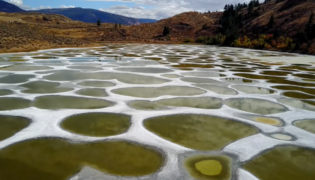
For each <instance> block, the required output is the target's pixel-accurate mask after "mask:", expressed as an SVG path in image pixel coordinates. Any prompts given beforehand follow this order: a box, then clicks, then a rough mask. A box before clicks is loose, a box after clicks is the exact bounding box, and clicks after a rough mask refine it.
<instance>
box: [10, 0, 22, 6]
mask: <svg viewBox="0 0 315 180" xmlns="http://www.w3.org/2000/svg"><path fill="white" fill-rule="evenodd" d="M9 2H10V3H12V4H15V5H18V6H21V5H23V1H22V0H10V1H9Z"/></svg>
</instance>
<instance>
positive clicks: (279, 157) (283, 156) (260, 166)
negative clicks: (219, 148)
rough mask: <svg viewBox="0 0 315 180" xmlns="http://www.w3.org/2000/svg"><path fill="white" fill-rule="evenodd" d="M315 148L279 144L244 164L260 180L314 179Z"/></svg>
mask: <svg viewBox="0 0 315 180" xmlns="http://www.w3.org/2000/svg"><path fill="white" fill-rule="evenodd" d="M314 162H315V150H312V149H308V148H303V147H295V146H279V147H275V148H274V149H272V150H269V151H267V152H265V153H263V154H262V155H260V156H258V157H256V158H254V159H252V160H251V161H249V162H247V163H245V164H244V168H245V169H246V170H248V171H249V172H251V173H253V174H254V175H255V176H256V177H257V178H258V179H260V180H313V179H314V177H315V171H314V169H315V163H314Z"/></svg>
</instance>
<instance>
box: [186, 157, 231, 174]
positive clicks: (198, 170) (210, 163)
mask: <svg viewBox="0 0 315 180" xmlns="http://www.w3.org/2000/svg"><path fill="white" fill-rule="evenodd" d="M231 161H232V159H231V158H230V157H228V156H192V157H189V158H187V160H186V162H185V167H186V168H187V170H188V171H189V173H190V174H191V176H192V177H195V178H196V179H202V180H208V179H209V180H229V179H230V178H231V177H232V170H231Z"/></svg>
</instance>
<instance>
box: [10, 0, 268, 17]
mask: <svg viewBox="0 0 315 180" xmlns="http://www.w3.org/2000/svg"><path fill="white" fill-rule="evenodd" d="M6 1H8V2H10V3H13V4H15V5H18V6H19V7H21V8H22V9H25V10H31V9H48V8H72V7H82V8H93V9H98V10H101V11H105V12H109V13H114V14H119V15H123V16H128V17H134V18H146V19H158V20H160V19H164V18H168V17H171V16H174V15H176V14H179V13H182V12H187V11H198V12H207V11H220V10H222V9H223V7H224V5H225V4H236V3H239V2H241V3H244V2H248V1H249V0H116V1H115V0H6ZM260 1H262V0H260Z"/></svg>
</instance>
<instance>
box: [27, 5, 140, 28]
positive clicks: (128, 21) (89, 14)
mask: <svg viewBox="0 0 315 180" xmlns="http://www.w3.org/2000/svg"><path fill="white" fill-rule="evenodd" d="M28 12H38V13H44V14H60V15H63V16H66V17H68V18H70V19H72V20H75V21H82V22H86V23H96V21H97V20H98V19H101V22H102V23H117V24H123V25H137V24H141V22H140V21H139V20H137V19H135V18H130V17H126V16H121V15H116V14H111V13H107V12H104V11H99V10H95V9H85V8H62V9H40V10H34V11H28Z"/></svg>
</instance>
